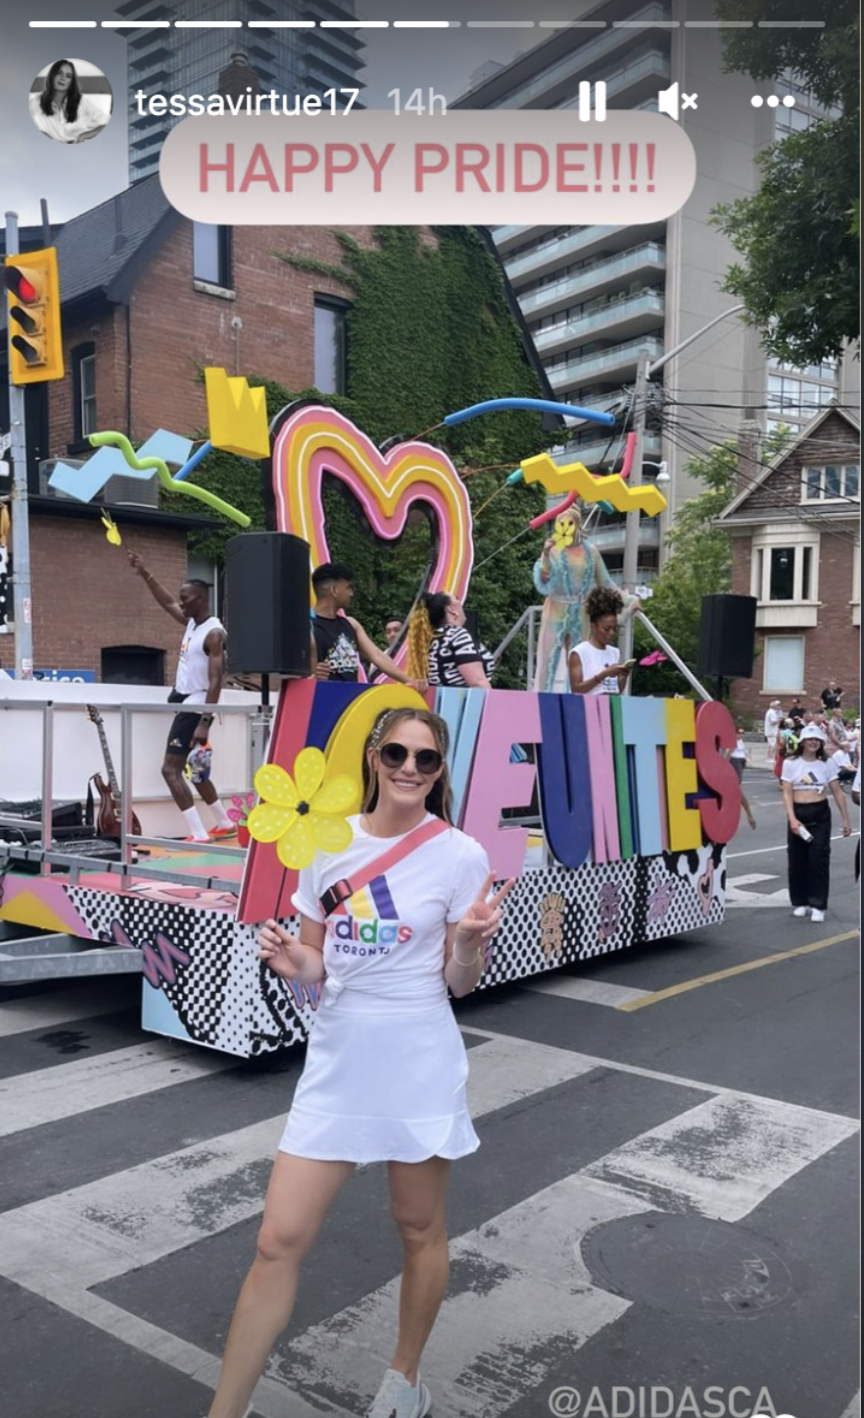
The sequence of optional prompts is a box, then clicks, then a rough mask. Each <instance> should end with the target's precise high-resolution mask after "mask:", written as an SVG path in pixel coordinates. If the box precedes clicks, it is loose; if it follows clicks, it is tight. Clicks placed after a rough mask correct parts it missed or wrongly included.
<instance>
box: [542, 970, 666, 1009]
mask: <svg viewBox="0 0 864 1418" xmlns="http://www.w3.org/2000/svg"><path fill="white" fill-rule="evenodd" d="M521 988H522V989H523V990H531V991H532V992H533V993H534V994H538V995H558V996H559V998H561V999H575V1000H581V1001H582V1002H583V1003H584V1004H605V1005H608V1006H609V1008H610V1009H617V1008H618V1006H619V1005H622V1004H630V1003H631V1002H632V1001H633V1000H637V999H644V998H645V996H646V995H647V994H650V993H651V992H650V990H635V989H632V988H631V987H630V986H628V985H609V984H606V982H605V981H603V980H585V979H582V978H581V976H579V975H563V974H558V973H556V974H555V975H553V976H552V978H551V979H549V980H544V979H543V977H542V976H538V977H535V978H534V979H533V980H526V981H525V982H524V983H523V984H522V986H521Z"/></svg>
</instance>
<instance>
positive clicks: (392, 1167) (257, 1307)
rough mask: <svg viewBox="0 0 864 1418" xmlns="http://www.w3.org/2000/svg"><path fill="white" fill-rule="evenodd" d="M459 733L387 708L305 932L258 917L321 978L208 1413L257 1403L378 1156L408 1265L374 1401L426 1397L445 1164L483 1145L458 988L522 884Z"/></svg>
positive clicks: (231, 1417)
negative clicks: (329, 1233)
mask: <svg viewBox="0 0 864 1418" xmlns="http://www.w3.org/2000/svg"><path fill="white" fill-rule="evenodd" d="M448 746H449V736H448V730H447V725H446V723H445V722H444V720H443V719H442V718H440V717H439V716H438V715H437V714H432V713H430V712H429V710H427V709H406V708H402V709H385V710H383V711H382V713H380V714H379V715H378V717H377V719H376V720H375V724H374V726H373V729H372V732H371V734H370V735H369V737H368V738H367V740H366V743H365V744H364V746H363V752H362V773H363V800H362V801H363V810H362V812H361V814H360V816H359V817H352V818H351V819H349V821H350V823H351V827H352V831H353V834H354V835H353V839H352V841H351V843H350V845H349V846H348V847H347V848H346V849H345V851H343V852H340V853H338V854H335V853H319V854H318V856H317V857H316V858H315V860H314V861H313V862H312V864H311V866H309V867H307V868H306V869H305V870H304V871H301V873H300V880H299V885H298V889H297V892H296V893H295V895H294V898H293V902H294V906H295V907H296V909H297V911H298V912H299V914H300V931H299V935H297V934H293V933H291V932H289V931H288V930H286V929H285V928H284V927H283V926H280V925H279V924H278V923H277V922H276V921H268V922H267V923H266V925H265V926H264V928H263V930H262V931H261V935H260V939H259V949H260V958H261V959H262V960H263V961H264V964H265V965H266V966H267V967H268V968H269V969H270V970H272V971H273V972H274V973H275V974H277V975H279V976H280V977H281V979H283V980H288V981H291V982H292V983H293V984H295V985H297V986H303V985H305V986H307V987H315V988H318V989H320V988H321V987H322V985H323V993H322V995H321V1000H320V1003H319V1006H318V1010H317V1013H316V1018H315V1026H314V1028H313V1030H312V1032H311V1035H310V1038H309V1047H308V1050H307V1054H306V1062H305V1065H304V1069H303V1075H302V1077H301V1079H300V1081H299V1083H298V1085H297V1088H296V1090H295V1093H294V1101H293V1104H292V1107H291V1112H290V1113H289V1116H288V1121H287V1124H286V1127H285V1131H284V1133H283V1135H282V1140H281V1142H280V1144H279V1151H278V1153H277V1156H276V1161H275V1163H274V1166H273V1171H272V1174H271V1179H270V1186H269V1189H268V1192H267V1200H266V1203H265V1207H264V1218H263V1222H262V1225H261V1231H260V1235H259V1240H258V1250H257V1255H256V1258H255V1261H254V1264H253V1266H252V1269H251V1270H250V1272H249V1274H248V1276H247V1278H246V1281H245V1283H244V1285H243V1289H242V1291H241V1293H240V1298H239V1300H238V1302H237V1308H236V1310H235V1312H234V1319H233V1321H232V1324H231V1329H230V1332H229V1335H228V1341H227V1345H226V1350H225V1360H224V1363H223V1366H222V1373H221V1375H220V1378H219V1385H218V1388H217V1390H216V1395H215V1397H214V1399H213V1404H212V1407H211V1409H210V1418H242V1415H243V1414H245V1413H247V1412H248V1411H250V1410H248V1409H247V1406H246V1405H247V1404H248V1402H249V1399H250V1398H251V1395H252V1389H253V1387H254V1385H255V1383H256V1381H257V1379H258V1377H259V1375H260V1374H261V1373H262V1371H263V1369H264V1366H265V1364H266V1362H267V1358H268V1355H269V1353H270V1350H271V1348H272V1346H273V1345H274V1343H275V1342H276V1339H277V1338H278V1336H279V1334H280V1333H281V1331H282V1330H283V1329H284V1328H285V1326H286V1325H287V1323H288V1320H289V1319H290V1316H291V1312H292V1310H293V1308H294V1299H295V1296H296V1293H297V1286H298V1280H299V1274H300V1268H301V1265H302V1263H303V1260H304V1258H305V1256H306V1254H307V1252H308V1251H309V1249H310V1247H311V1246H312V1245H313V1243H314V1241H315V1239H316V1237H317V1235H318V1233H319V1232H320V1230H321V1228H322V1227H323V1225H324V1223H325V1220H326V1216H327V1212H328V1211H329V1209H330V1206H331V1205H332V1203H333V1202H334V1201H335V1199H336V1197H337V1196H338V1194H339V1192H340V1191H341V1189H342V1187H343V1186H344V1185H345V1183H346V1182H347V1180H348V1178H349V1177H350V1175H351V1173H352V1172H353V1170H354V1168H355V1167H356V1166H358V1165H360V1166H365V1165H368V1164H370V1163H372V1162H386V1163H387V1172H388V1177H387V1181H388V1187H389V1192H390V1205H391V1210H392V1213H393V1218H394V1221H395V1223H396V1226H397V1228H398V1230H399V1233H400V1237H401V1240H402V1249H403V1270H402V1281H401V1291H400V1297H399V1335H398V1340H397V1343H396V1348H395V1350H394V1353H393V1358H392V1360H391V1363H390V1367H389V1368H388V1369H387V1370H386V1372H385V1374H384V1378H383V1382H382V1384H381V1387H380V1389H379V1391H378V1393H377V1395H376V1396H375V1398H374V1399H373V1401H372V1404H371V1407H370V1408H369V1409H368V1410H367V1418H425V1415H426V1414H428V1413H429V1411H430V1408H431V1402H432V1401H431V1398H430V1395H429V1390H428V1388H427V1387H426V1385H425V1384H424V1383H423V1381H422V1379H421V1378H420V1373H419V1364H420V1360H421V1356H422V1353H423V1350H424V1348H425V1345H426V1342H427V1340H428V1338H429V1335H430V1333H431V1331H432V1327H433V1325H434V1323H435V1320H436V1317H437V1314H438V1310H439V1308H440V1306H441V1302H442V1300H443V1298H444V1292H445V1290H446V1288H447V1277H448V1268H449V1256H448V1241H447V1230H446V1222H445V1212H444V1207H445V1199H446V1193H447V1186H448V1181H449V1175H450V1165H451V1161H453V1160H455V1159H457V1158H460V1157H465V1156H467V1155H468V1154H470V1153H472V1152H474V1151H475V1150H476V1149H477V1148H478V1147H479V1145H480V1142H479V1139H478V1137H477V1134H476V1132H475V1131H474V1126H473V1123H472V1121H471V1115H470V1112H469V1110H468V1103H467V1098H466V1092H465V1084H466V1080H467V1077H468V1056H467V1053H466V1050H465V1045H464V1043H463V1040H462V1036H461V1034H460V1032H459V1028H458V1026H457V1023H456V1020H455V1018H454V1015H453V1010H452V1007H451V1004H450V1001H449V999H448V990H449V992H450V994H451V995H453V996H454V997H455V998H457V999H459V998H462V997H463V996H465V995H468V994H470V992H471V991H472V990H473V989H474V988H475V986H476V985H477V984H478V983H479V980H480V977H481V975H482V974H483V971H484V969H485V966H486V954H487V950H488V949H491V943H492V939H493V937H494V936H495V934H496V932H497V931H498V928H499V925H500V923H501V919H502V904H503V902H504V900H505V898H506V896H507V894H508V892H509V891H510V889H511V887H512V886H513V882H512V881H507V882H505V883H504V884H503V885H501V886H500V887H499V888H498V890H497V891H496V892H494V893H493V894H491V895H490V892H491V891H492V886H493V883H494V881H495V873H494V872H492V871H490V869H489V861H488V858H487V856H486V853H485V851H484V849H483V848H482V847H481V845H480V844H479V842H476V841H475V840H474V839H473V838H472V837H468V836H467V835H466V834H465V833H464V832H460V831H459V829H458V828H456V827H454V826H453V823H452V818H451V792H450V782H449V778H448V774H447V761H446V755H447V750H448ZM358 767H359V765H358ZM487 898H488V899H487Z"/></svg>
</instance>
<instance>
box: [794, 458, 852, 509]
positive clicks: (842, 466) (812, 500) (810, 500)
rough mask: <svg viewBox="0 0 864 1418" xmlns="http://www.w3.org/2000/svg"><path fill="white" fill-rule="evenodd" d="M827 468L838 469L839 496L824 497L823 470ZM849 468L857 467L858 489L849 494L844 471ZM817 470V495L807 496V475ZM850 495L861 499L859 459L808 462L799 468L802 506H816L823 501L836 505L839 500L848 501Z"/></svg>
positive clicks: (808, 478) (808, 479)
mask: <svg viewBox="0 0 864 1418" xmlns="http://www.w3.org/2000/svg"><path fill="white" fill-rule="evenodd" d="M827 468H839V470H840V495H839V497H826V496H825V471H826V469H827ZM849 468H857V469H858V491H857V493H855V494H850V493H848V492H847V491H846V473H847V471H848V470H849ZM817 470H818V472H819V474H820V477H819V496H818V497H808V496H807V491H808V487H809V481H810V476H809V475H810V473H812V472H816V471H817ZM851 497H854V500H855V501H856V502H860V501H861V464H860V461H859V462H855V463H853V462H852V461H851V460H850V461H849V462H848V463H840V462H837V463H808V464H807V465H805V466H804V467H802V469H801V502H802V504H803V505H804V506H807V507H813V506H816V505H817V504H819V503H823V502H828V503H832V504H834V505H835V506H836V504H837V503H840V502H849V501H850V498H851Z"/></svg>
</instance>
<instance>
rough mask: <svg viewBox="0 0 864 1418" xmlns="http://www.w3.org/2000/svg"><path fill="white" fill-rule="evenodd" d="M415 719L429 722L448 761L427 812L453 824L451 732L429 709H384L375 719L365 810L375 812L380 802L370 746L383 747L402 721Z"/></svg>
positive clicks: (429, 795) (365, 753)
mask: <svg viewBox="0 0 864 1418" xmlns="http://www.w3.org/2000/svg"><path fill="white" fill-rule="evenodd" d="M409 719H414V720H415V721H416V722H417V723H418V724H425V725H426V727H427V729H429V731H430V733H431V734H432V737H433V739H434V740H435V747H436V748H437V749H438V752H439V753H440V754H441V757H442V758H443V760H444V766H443V768H442V770H441V775H440V777H439V778H436V780H435V782H434V783H433V785H432V787H431V789H430V791H429V792H428V793H427V795H426V811H427V812H431V813H433V814H434V815H435V817H440V818H441V820H442V821H443V822H446V823H449V825H450V826H451V827H452V826H453V791H452V789H451V787H450V773H449V771H448V768H447V750H448V748H449V747H450V734H449V732H448V729H447V725H446V724H445V722H444V720H443V719H442V718H441V717H440V715H438V714H433V713H431V711H430V710H428V709H384V710H382V712H381V713H380V714H379V715H378V718H377V719H376V720H375V724H374V726H373V728H372V732H371V733H370V735H369V737H368V739H367V740H366V742H365V744H364V745H363V808H362V810H363V812H372V811H373V810H374V809H375V806H376V804H377V802H378V775H377V773H375V772H374V770H373V769H372V767H371V765H370V763H369V749H370V748H380V747H381V745H382V744H384V743H386V742H387V740H388V739H390V738H391V737H392V735H393V733H394V732H395V730H396V729H398V727H399V725H400V724H404V723H405V722H406V721H407V720H409Z"/></svg>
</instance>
